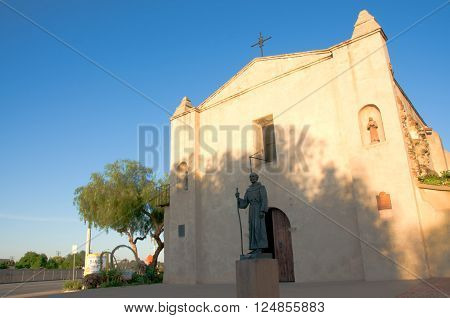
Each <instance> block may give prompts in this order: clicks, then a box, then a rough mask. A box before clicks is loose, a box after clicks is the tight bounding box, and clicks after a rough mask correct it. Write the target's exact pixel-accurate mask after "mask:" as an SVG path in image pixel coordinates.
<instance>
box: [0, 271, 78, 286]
mask: <svg viewBox="0 0 450 318" xmlns="http://www.w3.org/2000/svg"><path fill="white" fill-rule="evenodd" d="M72 275H73V270H72V269H27V268H26V269H0V284H7V283H22V282H39V281H46V280H70V279H72ZM77 278H78V279H81V278H83V269H76V270H75V279H77Z"/></svg>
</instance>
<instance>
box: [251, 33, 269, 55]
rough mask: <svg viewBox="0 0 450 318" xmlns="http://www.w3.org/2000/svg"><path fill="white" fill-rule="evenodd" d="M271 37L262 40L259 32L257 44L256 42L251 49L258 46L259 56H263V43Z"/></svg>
mask: <svg viewBox="0 0 450 318" xmlns="http://www.w3.org/2000/svg"><path fill="white" fill-rule="evenodd" d="M271 38H272V37H271V36H269V37H267V38H265V39H264V38H263V35H262V33H261V32H259V39H258V42H256V43H255V44H253V45H252V46H251V47H255V46H259V49H260V50H261V56H264V52H263V46H264V42H266V41H267V40H270V39H271Z"/></svg>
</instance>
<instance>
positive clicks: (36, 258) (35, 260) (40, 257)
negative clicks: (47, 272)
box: [16, 252, 48, 269]
mask: <svg viewBox="0 0 450 318" xmlns="http://www.w3.org/2000/svg"><path fill="white" fill-rule="evenodd" d="M47 261H48V258H47V255H45V254H38V253H36V252H26V253H25V255H24V256H22V257H21V259H20V260H19V261H18V262H17V263H16V268H33V269H37V268H44V267H45V266H46V265H47Z"/></svg>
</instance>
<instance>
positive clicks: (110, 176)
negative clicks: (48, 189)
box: [74, 160, 164, 265]
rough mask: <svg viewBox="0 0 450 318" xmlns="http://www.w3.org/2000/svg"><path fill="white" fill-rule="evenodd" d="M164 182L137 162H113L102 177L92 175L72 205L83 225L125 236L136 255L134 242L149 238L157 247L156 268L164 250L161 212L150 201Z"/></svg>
mask: <svg viewBox="0 0 450 318" xmlns="http://www.w3.org/2000/svg"><path fill="white" fill-rule="evenodd" d="M163 182H164V180H160V179H157V177H156V176H155V174H154V173H153V171H152V169H150V168H147V167H144V166H142V165H141V164H140V163H139V162H137V161H131V160H122V161H116V162H114V163H112V164H108V165H106V166H105V171H104V172H103V173H93V174H92V175H91V179H90V182H89V183H88V184H87V185H85V186H82V187H79V188H77V189H76V190H75V199H74V204H75V205H76V206H77V208H78V211H79V214H80V216H81V218H82V219H84V220H85V221H86V222H88V223H90V224H93V225H94V226H95V227H97V228H99V229H105V230H110V229H112V230H114V231H117V232H118V233H120V234H121V235H126V236H127V238H128V242H129V244H130V247H131V248H132V249H133V251H134V252H135V253H136V254H137V255H139V254H138V250H137V247H136V243H137V241H138V240H143V239H144V238H146V237H147V235H150V236H151V237H152V238H153V239H154V240H155V241H156V242H157V244H158V249H157V252H158V254H156V253H155V255H154V257H153V263H154V265H156V262H157V257H158V255H159V253H160V252H161V250H162V249H163V248H164V242H163V241H162V240H161V235H162V233H163V231H164V210H163V209H161V208H157V207H156V206H155V205H154V204H153V199H154V198H155V196H157V194H158V186H160V185H161V184H162V183H163ZM138 235H140V237H138Z"/></svg>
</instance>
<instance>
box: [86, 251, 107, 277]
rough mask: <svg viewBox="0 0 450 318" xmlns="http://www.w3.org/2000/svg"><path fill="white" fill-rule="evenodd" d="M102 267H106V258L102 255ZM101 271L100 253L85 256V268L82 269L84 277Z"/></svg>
mask: <svg viewBox="0 0 450 318" xmlns="http://www.w3.org/2000/svg"><path fill="white" fill-rule="evenodd" d="M101 263H102V265H103V266H104V267H106V266H107V265H108V258H107V256H106V255H103V260H102V262H101ZM101 270H102V268H101V267H100V253H93V254H88V255H87V256H86V266H85V268H84V275H85V276H86V275H89V274H93V273H98V272H100V271H101Z"/></svg>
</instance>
